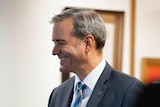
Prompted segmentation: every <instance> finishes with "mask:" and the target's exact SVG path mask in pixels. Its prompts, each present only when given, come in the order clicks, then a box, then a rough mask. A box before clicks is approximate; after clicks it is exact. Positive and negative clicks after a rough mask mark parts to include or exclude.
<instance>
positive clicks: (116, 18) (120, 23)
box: [96, 10, 124, 71]
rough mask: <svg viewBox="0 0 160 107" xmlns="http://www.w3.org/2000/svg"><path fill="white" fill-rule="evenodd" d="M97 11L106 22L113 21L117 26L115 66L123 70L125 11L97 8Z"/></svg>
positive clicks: (115, 34) (115, 32) (115, 33)
mask: <svg viewBox="0 0 160 107" xmlns="http://www.w3.org/2000/svg"><path fill="white" fill-rule="evenodd" d="M96 12H97V13H98V14H99V16H100V17H102V19H103V20H104V22H106V23H112V24H114V26H115V31H114V46H113V47H114V52H113V54H114V55H113V67H114V68H115V69H117V70H118V71H122V56H123V28H124V12H120V11H106V10H96Z"/></svg>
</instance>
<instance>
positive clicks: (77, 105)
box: [73, 82, 84, 107]
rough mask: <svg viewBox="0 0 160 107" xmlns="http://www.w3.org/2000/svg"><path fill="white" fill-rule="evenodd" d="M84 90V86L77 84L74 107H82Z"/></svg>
mask: <svg viewBox="0 0 160 107" xmlns="http://www.w3.org/2000/svg"><path fill="white" fill-rule="evenodd" d="M83 89H84V85H82V83H81V82H78V83H77V86H76V100H75V102H74V105H73V107H81V106H82V98H83V97H82V91H83Z"/></svg>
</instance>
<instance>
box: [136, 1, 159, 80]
mask: <svg viewBox="0 0 160 107" xmlns="http://www.w3.org/2000/svg"><path fill="white" fill-rule="evenodd" d="M159 5H160V1H159V0H136V20H135V76H136V77H138V78H140V76H141V75H140V73H141V60H142V58H144V57H147V58H160V6H159Z"/></svg>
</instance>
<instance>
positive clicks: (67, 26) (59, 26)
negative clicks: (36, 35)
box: [52, 19, 73, 39]
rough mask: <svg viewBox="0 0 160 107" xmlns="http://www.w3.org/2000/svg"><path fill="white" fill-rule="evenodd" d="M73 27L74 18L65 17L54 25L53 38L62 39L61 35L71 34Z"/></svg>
mask: <svg viewBox="0 0 160 107" xmlns="http://www.w3.org/2000/svg"><path fill="white" fill-rule="evenodd" d="M72 29H73V20H72V19H65V20H63V21H60V22H58V23H55V24H54V26H53V32H52V39H60V38H61V37H65V36H70V33H71V31H72Z"/></svg>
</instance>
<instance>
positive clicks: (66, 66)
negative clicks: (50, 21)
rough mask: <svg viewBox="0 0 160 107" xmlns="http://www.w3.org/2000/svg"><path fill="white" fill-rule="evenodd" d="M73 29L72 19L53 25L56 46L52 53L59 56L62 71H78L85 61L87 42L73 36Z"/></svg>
mask: <svg viewBox="0 0 160 107" xmlns="http://www.w3.org/2000/svg"><path fill="white" fill-rule="evenodd" d="M72 29H73V24H72V20H71V19H66V20H64V21H62V22H59V23H57V24H55V25H54V27H53V34H52V40H53V41H54V43H55V46H54V48H53V52H52V54H53V55H57V56H58V57H59V59H60V71H61V72H77V71H79V70H80V69H81V67H82V65H83V64H84V62H85V44H84V42H83V41H81V40H79V39H77V38H76V37H74V36H71V34H70V33H71V31H72Z"/></svg>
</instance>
